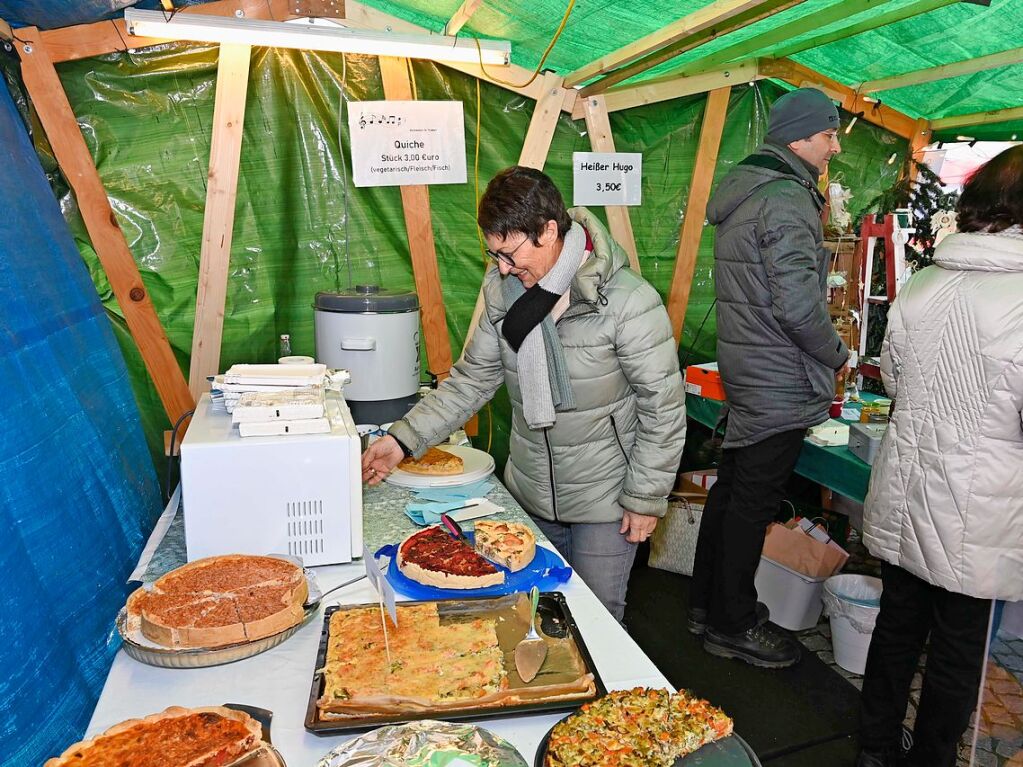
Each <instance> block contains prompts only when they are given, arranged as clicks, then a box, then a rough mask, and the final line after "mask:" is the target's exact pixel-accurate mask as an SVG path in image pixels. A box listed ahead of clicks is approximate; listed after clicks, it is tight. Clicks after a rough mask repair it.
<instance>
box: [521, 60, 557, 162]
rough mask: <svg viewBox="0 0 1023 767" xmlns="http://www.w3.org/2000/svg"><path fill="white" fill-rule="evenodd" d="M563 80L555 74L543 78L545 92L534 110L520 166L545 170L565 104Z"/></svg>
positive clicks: (543, 91)
mask: <svg viewBox="0 0 1023 767" xmlns="http://www.w3.org/2000/svg"><path fill="white" fill-rule="evenodd" d="M562 82H563V80H562V78H561V77H559V76H558V75H556V74H555V73H554V72H546V73H545V74H544V76H543V90H542V91H541V92H540V98H538V99H537V101H536V106H535V107H534V108H533V116H532V117H531V118H530V120H529V128H528V130H527V131H526V140H525V141H524V142H523V143H522V152H521V153H520V154H519V165H524V166H526V167H528V168H536V169H537V170H543V166H544V164H545V163H546V162H547V153H548V152H550V149H551V141H553V140H554V131H555V130H557V127H558V117H559V116H560V115H561V107H562V105H563V104H564V103H565V93H566V89H565V88H563V87H562Z"/></svg>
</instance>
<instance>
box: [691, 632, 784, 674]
mask: <svg viewBox="0 0 1023 767" xmlns="http://www.w3.org/2000/svg"><path fill="white" fill-rule="evenodd" d="M703 649H704V650H706V651H707V652H709V653H710V654H711V655H717V656H718V657H720V658H736V659H738V660H742V661H746V663H750V664H752V665H754V666H760V667H761V668H785V667H786V666H791V665H793V664H795V663H797V662H798V661H799V658H800V657H801V652H800V647H799V643H798V642H797V641H796V640H795V639H793V638H792V637H790V636H787V635H785V634H782V633H781V632H780V631H778V630H777V629H775V628H773V627H771V626H767V625H764V626H754V627H753V628H751V629H749V630H748V631H745V632H743V633H742V634H722V633H720V632H719V631H717V630H716V629H715V628H714V627H713V626H708V627H707V633H706V635H705V636H704V639H703Z"/></svg>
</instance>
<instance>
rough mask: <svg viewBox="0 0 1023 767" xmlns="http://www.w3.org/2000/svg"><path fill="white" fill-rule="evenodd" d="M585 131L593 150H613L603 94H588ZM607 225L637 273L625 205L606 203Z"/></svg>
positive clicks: (636, 255) (630, 229)
mask: <svg viewBox="0 0 1023 767" xmlns="http://www.w3.org/2000/svg"><path fill="white" fill-rule="evenodd" d="M585 110H586V111H585V119H586V132H587V133H589V134H590V146H591V147H592V148H593V151H594V152H614V151H615V141H614V136H612V135H611V121H610V119H608V114H607V105H606V104H605V103H604V97H603V96H590V97H589V98H588V99H586V103H585ZM604 210H605V211H606V212H607V225H608V229H610V230H611V236H612V237H613V238H614V240H615V241H616V242H617V243H618V244H619V245H621V246H622V248H623V249H624V250H625V252H626V253H627V254H628V256H629V266H631V267H632V269H633V271H635V272H636V273H637V274H639V273H640V269H639V255H638V253H637V251H636V238H635V236H634V235H633V233H632V219H631V218H629V209H628V207H626V206H625V205H608V206H606V207H605V208H604Z"/></svg>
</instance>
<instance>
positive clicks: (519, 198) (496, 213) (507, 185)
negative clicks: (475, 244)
mask: <svg viewBox="0 0 1023 767" xmlns="http://www.w3.org/2000/svg"><path fill="white" fill-rule="evenodd" d="M476 220H477V221H478V222H479V225H480V229H482V230H483V233H484V234H496V235H499V236H501V237H507V236H508V234H509V233H511V232H522V233H523V234H526V235H528V236H529V239H530V240H532V241H533V244H534V245H538V244H539V239H540V235H541V234H542V233H543V230H544V227H545V226H547V222H548V221H551V220H554V221H555V222H557V224H558V239H559V240H563V239H565V235H566V234H567V233H568V230H569V228H570V227H571V226H572V219H571V218H570V217H569V215H568V211H567V210H566V209H565V203H564V200H563V199H562V197H561V192H559V191H558V188H557V187H556V186H554V182H553V181H551V179H550V178H549V177H548V176H547V175H546V174H544V173H542V172H541V171H538V170H536V169H535V168H526V167H523V166H521V165H513V166H512V167H510V168H505V169H504V170H502V171H501V172H500V173H498V174H497V175H496V176H494V177H493V178H492V179H491V180H490V183H489V184H487V191H485V192H484V193H483V197H482V198H481V199H480V207H479V212H478V215H477V218H476Z"/></svg>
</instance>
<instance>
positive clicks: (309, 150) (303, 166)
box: [41, 44, 907, 467]
mask: <svg viewBox="0 0 1023 767" xmlns="http://www.w3.org/2000/svg"><path fill="white" fill-rule="evenodd" d="M216 62H217V48H216V46H195V45H193V46H186V45H182V44H168V45H164V46H161V47H158V48H152V49H148V50H147V51H145V52H144V53H127V54H112V55H109V56H104V57H99V58H94V59H88V60H83V61H78V62H73V63H67V64H63V65H60V67H59V73H60V76H61V80H62V82H63V84H64V87H65V90H66V92H67V95H68V98H69V100H70V102H71V105H72V107H73V109H74V111H75V113H76V115H77V117H78V121H79V124H80V125H81V127H82V132H83V134H84V135H85V138H86V141H87V143H88V145H89V148H90V150H91V152H92V155H93V157H94V158H95V161H96V166H97V168H98V170H99V173H100V176H101V178H102V180H103V183H104V185H105V186H106V190H107V194H108V195H109V197H110V200H111V204H112V206H113V209H114V211H115V213H116V215H117V217H118V221H119V223H120V225H121V228H122V229H123V231H124V233H125V236H126V237H127V239H128V243H129V245H130V247H131V249H132V252H133V253H134V255H135V258H136V261H137V263H138V265H139V269H140V271H141V273H142V277H143V281H144V282H145V284H146V287H147V289H148V291H149V294H150V296H151V297H152V300H153V303H154V305H155V307H156V309H157V312H158V313H159V316H160V320H161V322H162V323H163V325H164V328H165V329H166V331H167V335H168V337H169V339H170V343H171V345H172V346H173V348H174V349H175V351H176V353H177V355H178V359H179V361H180V363H181V366H182V369H183V370H185V371H186V373H187V370H188V356H189V353H190V349H191V343H192V325H193V320H194V311H195V295H196V276H197V272H198V265H199V251H200V241H201V237H202V225H203V210H204V206H205V197H206V189H205V183H206V174H207V169H208V164H209V149H210V136H211V125H212V116H213V101H214V91H215V87H214V86H215V82H216ZM413 69H414V73H415V82H416V86H417V90H418V96H419V98H420V99H456V100H460V101H462V102H463V104H464V114H465V137H466V152H467V158H468V167H469V182H468V183H467V184H464V185H445V186H433V187H431V188H430V198H431V205H432V217H433V229H434V233H435V239H436V245H437V257H438V261H439V264H440V274H441V283H442V288H443V294H444V301H445V310H446V315H447V321H448V328H449V330H450V334H451V344H452V349H453V352H454V354H455V355H456V356H457V354H458V352H459V350H460V349H461V347H462V342H463V340H464V337H465V334H466V330H467V327H468V324H469V320H470V318H471V316H472V311H473V307H474V304H475V301H476V295H477V292H478V289H479V285H480V281H481V279H482V274H483V268H484V256H483V255H482V254H481V251H480V246H479V241H478V238H477V233H476V227H475V200H476V196H475V195H476V193H475V189H474V183H473V160H474V153H475V146H476V118H477V106H476V104H477V81H476V80H475V79H474V78H471V77H469V76H466V75H462V74H460V73H457V72H454V71H452V70H448V69H446V68H443V67H440V66H438V65H435V64H432V63H429V62H415V64H414V68H413ZM342 81H344V84H345V93H346V94H347V97H348V98H349V99H351V100H371V99H381V98H383V92H382V88H381V83H380V76H379V70H378V66H377V62H376V60H375V59H373V58H366V57H357V56H349V57H348V58H347V65H346V66H345V65H343V63H342V58H341V56H339V55H323V54H315V53H306V52H296V51H286V50H277V49H253V58H252V65H251V70H250V76H249V91H248V101H247V107H246V117H245V134H244V139H243V144H242V152H241V169H240V172H239V183H238V200H237V207H236V218H235V225H234V241H233V245H232V249H231V263H230V270H229V283H228V294H227V306H226V313H225V323H224V335H223V347H222V356H221V368H222V369H225V368H227V367H228V366H230V365H231V364H233V363H236V362H270V361H273V360H274V359H275V358H276V356H277V355H276V351H277V346H276V343H277V338H278V336H279V334H280V333H290V334H291V337H292V350H293V352H294V353H295V354H313V353H314V340H313V313H312V308H311V305H312V300H313V296H314V295H315V293H316V292H317V291H319V290H334V289H337V288H339V287H340V288H345V287H348V286H349V284H350V278H351V281H352V282H365V281H366V280H367V279H368V280H371V281H375V282H380V283H381V284H383V285H384V286H385V287H387V288H401V289H412V288H413V286H414V283H413V277H412V269H411V262H410V258H409V254H408V245H407V239H406V234H405V226H404V220H403V217H402V208H401V201H400V196H399V192H398V189H397V188H396V187H378V188H355V187H353V186H351V184H350V183H349V184H347V185H346V183H345V177H346V172H345V171H346V169H347V167H348V166H347V164H346V163H347V161H348V158H349V142H348V127H347V115H345V116H344V119H341V120H339V110H340V108H341V104H340V98H339V96H340V93H341V85H342ZM782 92H783V90H782V88H781V87H780V86H778V85H775V84H773V83H770V82H767V81H761V82H759V83H757V84H754V85H743V86H741V87H737V88H735V89H734V90H733V93H732V97H731V102H730V105H729V112H728V118H727V121H726V125H725V130H724V138H723V142H722V147H721V152H720V158H719V161H718V167H717V172H716V177H717V178H720V177H721V176H722V175H723V174H724V173H726V172H727V171H728V170H729V169H730V168H731V167H732V166H733V165H734V164H735V163H736V162H738V161H739V160H741V159H742V158H743V157H744V156H745V155H746V154H747V153H749V152H750V151H751V150H753V149H754V148H755V147H756V145H757V144H758V143H759V142H760V140H761V139H762V138H763V133H764V127H765V124H766V115H767V110H768V108H769V106H770V104H771V103H772V101H773V100H774V99H775V98H776V97H777V96H778V95H780V94H781V93H782ZM479 95H480V110H479V111H480V113H481V126H482V127H481V131H480V133H481V136H480V139H481V140H480V150H479V184H480V189H481V190H482V188H483V187H484V186H485V185H486V182H487V180H488V179H489V178H490V177H491V176H492V175H493V174H494V173H495V172H496V171H498V170H499V169H501V168H503V167H505V166H507V165H511V164H514V163H515V162H516V160H517V158H518V153H519V150H520V148H521V145H522V141H523V138H524V136H525V134H526V129H527V126H528V124H529V119H530V116H531V114H532V110H533V107H534V103H533V102H532V100H530V99H527V98H523V97H520V96H517V95H515V94H512V93H509V92H508V91H505V90H503V89H500V88H498V87H496V86H492V85H489V84H487V83H480V84H479ZM705 103H706V99H705V96H703V95H699V96H692V97H688V98H684V99H678V100H674V101H669V102H664V103H660V104H654V105H650V106H646V107H640V108H636V109H632V110H627V111H623V112H615V113H612V115H611V127H612V131H613V133H614V137H615V142H616V147H617V149H618V150H619V151H623V152H642V153H643V155H644V166H643V204H642V206H641V207H638V208H633V209H632V211H631V212H632V222H633V228H634V230H635V236H636V244H637V248H638V250H639V254H640V264H641V268H642V272H643V275H644V276H645V277H646V278H647V279H648V280H650V282H651V283H653V284H654V285H655V286H656V287H657V289H658V290H659V291H660V292H661V294H662V296H666V295H667V291H668V289H669V286H670V283H671V278H672V274H673V270H674V264H675V251H676V248H677V245H678V235H679V227H680V222H681V220H682V216H683V215H684V212H685V206H686V200H687V197H688V192H689V184H690V179H691V174H692V166H693V161H694V158H695V153H696V148H697V144H698V140H699V132H700V125H701V121H702V118H703V110H704V105H705ZM845 117H848V116H845ZM339 125H340V129H339ZM339 140H340V146H341V147H342V148H343V152H342V149H340V148H339ZM842 142H843V148H844V152H843V154H841V155H839V157H837V158H836V159H835V160H834V161H833V162H832V168H831V176H832V178H833V179H835V180H839V181H841V183H842V184H843V185H845V186H847V187H849V188H850V189H851V190H852V192H853V194H854V196H855V197H854V202H853V203H851V207H852V208H853V209H856V205H857V203H859V204H862V203H864V202H866V201H867V200H869V199H870V198H872V197H873V196H874V195H875V194H876V193H877V192H878V191H880V190H881V189H883V188H886V187H887V186H890V185H891V183H893V182H894V180H895V178H896V176H897V174H898V171H899V167H900V165H901V162H895V163H891V164H890V163H889V162H888V160H889V158H890V156H891V154H892V153H893V152H895V153H898V155H899V157H900V158H901V157H902V156H903V155H904V154H905V152H906V149H907V146H906V142H905V140H903V139H900V138H898V137H895V136H894V135H892V134H890V133H888V132H887V131H884V130H883V129H880V128H877V127H874V126H871V125H869V124H867V123H865V122H864V121H863V120H860V121H859V122H857V123H856V125H855V126H854V128H853V130H852V132H851V133H850V134H849V135H844V134H843V135H842ZM41 149H42V150H43V152H44V153H45V149H46V148H45V146H43V147H41ZM589 150H590V145H589V139H588V136H587V135H586V131H585V126H584V124H583V122H582V121H572V120H571V119H570V118H569V117H568V116H567V115H564V114H563V115H562V117H561V119H560V121H559V124H558V128H557V131H556V133H555V136H554V140H553V144H552V146H551V152H550V156H549V158H548V162H547V165H546V168H545V170H546V171H547V172H548V173H549V174H550V175H551V176H552V178H553V179H554V180H555V182H556V183H557V184H558V185H559V186H560V188H561V189H562V191H563V193H564V194H565V196H566V200H568V201H569V202H570V200H571V189H572V183H571V181H572V179H571V159H572V153H573V152H575V151H589ZM59 193H60V194H61V195H62V204H63V207H64V210H65V214H66V216H67V217H68V219H69V221H70V223H71V227H72V231H73V233H74V236H75V238H76V241H77V243H78V246H79V249H80V250H81V253H82V257H83V258H84V260H85V262H86V264H87V265H88V268H89V270H90V272H91V274H92V277H93V280H94V282H95V284H96V287H97V290H98V291H99V294H100V297H101V299H102V301H103V305H104V306H105V307H106V310H107V312H108V315H109V317H110V319H111V322H112V323H113V325H114V329H115V332H116V335H117V337H118V339H119V341H120V343H121V348H122V350H123V352H124V355H125V359H126V361H127V363H128V369H129V371H130V373H131V380H132V386H133V388H134V392H135V395H136V398H137V399H138V402H139V407H140V410H141V412H142V417H143V422H144V427H145V431H146V435H147V438H148V441H149V445H150V449H151V451H152V453H153V456H154V461H155V462H156V463H157V465H158V467H162V465H163V457H162V454H163V436H162V435H163V431H164V430H165V429H167V428H169V423H168V422H167V419H166V416H165V415H164V413H163V409H162V407H161V405H160V402H159V399H158V398H157V396H156V392H155V389H154V387H153V386H152V383H151V382H150V381H149V379H148V376H147V374H146V372H145V369H144V367H143V365H142V362H141V358H140V357H139V354H138V351H137V349H136V347H135V345H134V342H133V340H132V339H131V337H130V335H129V334H128V332H127V329H126V326H125V324H124V320H123V317H122V315H121V312H120V309H119V307H118V306H117V302H116V301H115V299H114V297H113V294H112V292H111V290H110V287H109V284H108V283H107V280H106V277H105V275H104V272H103V269H102V267H101V266H100V264H99V261H98V259H97V257H96V254H95V253H94V252H93V250H92V248H91V246H90V244H89V239H88V236H87V235H86V233H85V230H84V226H83V225H82V223H81V220H80V218H79V217H78V215H77V212H76V210H75V207H74V201H73V197H72V196H70V195H69V194H68V193H67V192H66V190H59ZM346 195H347V208H346V205H345V198H346ZM346 210H347V218H346ZM599 213H600V215H603V211H599ZM712 240H713V235H712V233H711V230H710V229H708V230H706V231H705V234H704V238H703V242H702V244H701V247H700V252H699V258H698V261H697V266H696V275H695V278H694V285H693V291H692V296H691V299H690V303H689V309H688V314H687V317H686V328H685V332H684V337H683V343H682V348H681V354H682V355H683V356H685V355H686V354H687V353H688V351H689V350H690V349H691V356H690V357H689V359H690V361H698V360H707V359H713V357H714V343H715V328H714V317H713V314H712V313H709V309H710V306H711V302H712V300H713V283H712V277H711V268H712V262H713V256H712ZM704 320H706V322H705V323H704ZM701 323H703V329H702V331H701V332H700V334H699V337H698V338H696V337H695V336H696V331H697V329H698V328H699V327H700V325H701ZM508 415H509V413H508V403H507V398H506V396H505V395H504V394H503V392H502V394H501V395H499V396H498V398H497V400H495V403H494V405H493V406H492V407H491V408H490V409H488V410H486V411H484V413H483V414H482V416H481V421H480V438H479V440H478V444H481V445H482V446H483V447H487V446H488V445H489V446H490V448H491V449H492V451H493V452H494V454H495V456H496V457H497V458H498V461H499V463H503V460H504V457H505V455H506V450H507V427H508V422H509V419H508Z"/></svg>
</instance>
